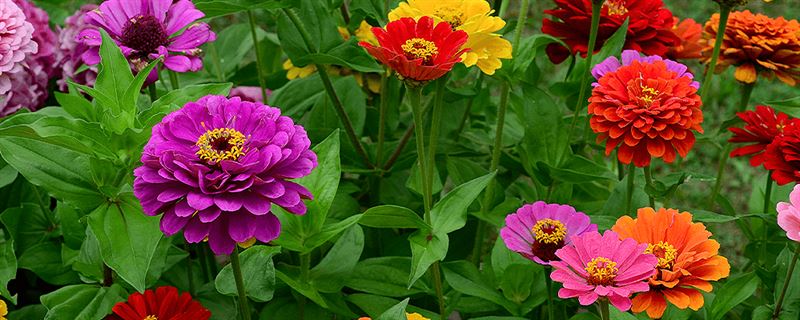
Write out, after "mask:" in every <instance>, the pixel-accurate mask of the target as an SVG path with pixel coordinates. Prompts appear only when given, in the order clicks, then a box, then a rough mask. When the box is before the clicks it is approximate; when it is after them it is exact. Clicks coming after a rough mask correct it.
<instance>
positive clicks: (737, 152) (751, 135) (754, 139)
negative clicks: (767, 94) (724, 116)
mask: <svg viewBox="0 0 800 320" xmlns="http://www.w3.org/2000/svg"><path fill="white" fill-rule="evenodd" d="M736 115H737V116H738V117H739V118H740V119H742V121H744V123H745V125H744V126H743V127H741V128H737V127H733V128H728V130H730V131H731V132H733V137H732V138H731V139H730V140H728V142H733V143H752V144H749V145H746V146H743V147H739V148H736V149H734V150H733V152H731V157H741V156H752V157H751V158H750V165H751V166H753V167H758V166H760V165H761V164H763V163H764V157H765V154H764V151H765V150H766V149H767V146H768V145H769V144H770V143H772V141H773V140H775V137H777V136H778V135H781V134H783V132H784V130H786V128H787V127H789V130H792V128H793V127H798V126H800V120H798V119H795V118H790V117H789V115H787V114H785V113H783V112H778V113H777V114H776V113H775V109H772V108H771V107H769V106H756V111H744V112H738V113H736Z"/></svg>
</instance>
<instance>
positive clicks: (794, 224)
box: [776, 185, 800, 242]
mask: <svg viewBox="0 0 800 320" xmlns="http://www.w3.org/2000/svg"><path fill="white" fill-rule="evenodd" d="M776 209H777V210H778V225H779V226H780V227H781V229H783V231H786V237H787V238H789V239H791V240H792V241H798V242H800V185H796V186H794V189H792V193H791V194H790V195H789V202H779V203H778V205H777V207H776Z"/></svg>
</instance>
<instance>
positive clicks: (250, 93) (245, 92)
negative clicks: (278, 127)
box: [230, 86, 271, 103]
mask: <svg viewBox="0 0 800 320" xmlns="http://www.w3.org/2000/svg"><path fill="white" fill-rule="evenodd" d="M270 94H271V92H270V91H269V90H267V97H269V95H270ZM230 96H231V98H233V97H239V98H241V99H242V101H250V102H260V103H264V101H266V99H264V97H263V93H262V92H261V87H248V86H240V87H233V89H231V94H230Z"/></svg>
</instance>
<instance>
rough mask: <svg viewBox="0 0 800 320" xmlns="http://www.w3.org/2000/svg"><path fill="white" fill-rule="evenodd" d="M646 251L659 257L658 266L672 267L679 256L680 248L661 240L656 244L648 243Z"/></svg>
mask: <svg viewBox="0 0 800 320" xmlns="http://www.w3.org/2000/svg"><path fill="white" fill-rule="evenodd" d="M644 252H645V253H650V254H652V255H654V256H656V258H658V268H660V269H671V268H672V265H673V263H675V258H677V257H678V250H675V247H673V246H672V245H671V244H669V243H666V242H664V241H659V242H658V243H656V244H648V245H647V250H645V251H644Z"/></svg>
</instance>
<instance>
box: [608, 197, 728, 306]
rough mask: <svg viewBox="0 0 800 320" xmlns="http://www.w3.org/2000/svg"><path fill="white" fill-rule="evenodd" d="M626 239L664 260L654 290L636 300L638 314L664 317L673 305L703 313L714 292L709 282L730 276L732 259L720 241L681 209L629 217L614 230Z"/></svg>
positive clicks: (653, 282) (653, 281) (647, 211)
mask: <svg viewBox="0 0 800 320" xmlns="http://www.w3.org/2000/svg"><path fill="white" fill-rule="evenodd" d="M611 229H612V230H614V231H615V232H617V233H618V234H619V237H620V238H621V239H626V238H633V239H635V240H636V241H638V242H639V243H647V244H648V247H647V252H648V253H652V254H654V255H655V256H656V257H658V266H657V267H656V271H657V272H656V274H655V275H654V276H653V277H651V278H650V291H648V292H645V293H640V294H638V295H637V296H636V297H634V298H633V301H632V303H633V307H632V309H631V310H632V311H633V312H642V311H645V310H646V311H647V315H648V316H649V317H650V318H653V319H657V318H661V316H662V315H663V314H664V310H666V308H667V303H666V302H667V301H669V302H670V303H671V304H673V305H675V306H676V307H678V308H681V309H686V308H687V307H689V308H692V310H695V311H697V310H699V309H700V307H702V306H703V295H702V294H701V293H700V292H699V291H698V290H703V291H705V292H710V291H711V289H712V287H711V283H709V281H717V280H719V279H722V278H725V277H727V276H728V275H729V274H730V269H731V266H730V264H728V259H726V258H725V257H723V256H720V255H719V254H718V250H719V243H718V242H717V241H715V240H711V239H709V238H708V237H710V236H711V232H708V231H707V230H706V226H705V225H703V224H702V223H699V222H698V223H692V214H691V213H688V212H678V210H675V209H663V208H662V209H659V210H658V211H655V210H653V208H641V209H639V211H638V212H637V218H636V219H632V218H631V217H628V216H624V217H622V218H619V220H617V223H616V224H615V225H614V226H613V227H612V228H611Z"/></svg>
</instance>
